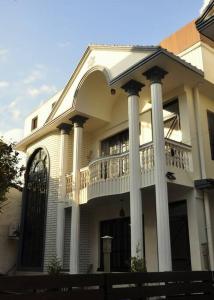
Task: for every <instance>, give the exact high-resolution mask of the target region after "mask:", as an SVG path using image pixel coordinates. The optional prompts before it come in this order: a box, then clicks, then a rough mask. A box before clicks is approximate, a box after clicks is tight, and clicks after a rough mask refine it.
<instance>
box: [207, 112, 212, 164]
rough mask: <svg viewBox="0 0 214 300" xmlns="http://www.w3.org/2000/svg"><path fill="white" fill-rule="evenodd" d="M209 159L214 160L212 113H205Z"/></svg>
mask: <svg viewBox="0 0 214 300" xmlns="http://www.w3.org/2000/svg"><path fill="white" fill-rule="evenodd" d="M207 120H208V129H209V137H210V151H211V158H212V160H214V113H213V112H211V111H207Z"/></svg>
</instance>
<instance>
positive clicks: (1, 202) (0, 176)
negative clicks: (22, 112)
mask: <svg viewBox="0 0 214 300" xmlns="http://www.w3.org/2000/svg"><path fill="white" fill-rule="evenodd" d="M14 146H15V144H14V143H10V144H6V143H5V142H4V141H3V140H2V139H0V213H1V212H2V208H3V207H4V206H5V201H6V200H7V198H6V193H7V192H8V191H9V189H10V187H18V188H21V186H22V182H21V180H20V176H21V175H22V173H23V171H24V167H23V166H22V167H20V166H19V162H20V157H19V153H18V152H17V151H15V150H14Z"/></svg>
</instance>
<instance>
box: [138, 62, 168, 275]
mask: <svg viewBox="0 0 214 300" xmlns="http://www.w3.org/2000/svg"><path fill="white" fill-rule="evenodd" d="M166 74H167V72H166V71H164V70H162V69H161V68H159V67H153V68H151V69H150V70H148V71H147V72H145V73H144V75H145V76H146V77H147V79H149V80H150V81H151V99H152V129H153V145H154V163H155V169H154V175H155V195H156V214H157V235H158V237H157V238H158V264H159V271H160V272H163V271H171V270H172V260H171V243H170V228H169V207H168V191H167V181H166V157H165V140H164V124H163V99H162V84H161V79H162V78H164V76H165V75H166Z"/></svg>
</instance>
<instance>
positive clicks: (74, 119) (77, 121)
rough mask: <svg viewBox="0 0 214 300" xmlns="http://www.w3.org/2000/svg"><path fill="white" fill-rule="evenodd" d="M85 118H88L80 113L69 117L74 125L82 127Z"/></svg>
mask: <svg viewBox="0 0 214 300" xmlns="http://www.w3.org/2000/svg"><path fill="white" fill-rule="evenodd" d="M87 120H88V118H87V117H84V116H81V115H76V116H74V117H72V118H70V121H71V122H72V124H73V126H74V127H82V128H83V125H84V124H85V122H86V121H87Z"/></svg>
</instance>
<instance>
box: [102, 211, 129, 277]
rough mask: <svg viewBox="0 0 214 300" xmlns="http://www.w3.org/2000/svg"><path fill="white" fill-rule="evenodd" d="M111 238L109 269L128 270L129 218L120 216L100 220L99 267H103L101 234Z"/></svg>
mask: <svg viewBox="0 0 214 300" xmlns="http://www.w3.org/2000/svg"><path fill="white" fill-rule="evenodd" d="M105 235H110V236H112V237H113V239H112V252H111V271H120V272H122V271H129V270H130V257H131V241H130V218H129V217H126V218H120V219H113V220H106V221H101V222H100V269H101V270H102V269H103V243H102V239H101V237H102V236H105Z"/></svg>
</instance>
